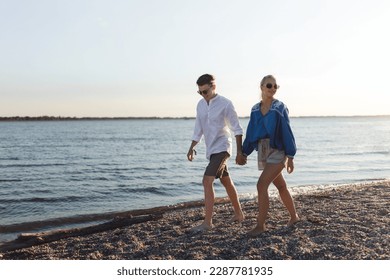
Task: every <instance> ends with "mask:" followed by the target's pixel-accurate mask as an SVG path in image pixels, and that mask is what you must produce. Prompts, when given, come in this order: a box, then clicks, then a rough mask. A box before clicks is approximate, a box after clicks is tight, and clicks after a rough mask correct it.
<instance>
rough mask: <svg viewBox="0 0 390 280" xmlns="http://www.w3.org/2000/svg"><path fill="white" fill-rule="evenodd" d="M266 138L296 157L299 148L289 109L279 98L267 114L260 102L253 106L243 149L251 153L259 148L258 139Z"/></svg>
mask: <svg viewBox="0 0 390 280" xmlns="http://www.w3.org/2000/svg"><path fill="white" fill-rule="evenodd" d="M264 138H269V139H270V146H271V148H273V149H277V150H283V151H284V152H285V153H286V155H287V156H288V157H290V158H294V156H295V153H296V151H297V148H296V145H295V138H294V135H293V132H292V130H291V127H290V119H289V117H288V109H287V107H286V105H284V104H283V102H281V101H279V100H277V99H275V100H274V101H273V102H272V104H271V108H270V109H269V111H268V113H267V114H265V115H263V114H262V113H261V111H260V103H257V104H256V105H254V106H253V107H252V111H251V116H250V120H249V124H248V127H247V130H246V136H245V140H244V143H243V146H242V151H243V152H244V153H245V154H247V155H250V154H251V153H252V152H253V150H257V149H258V141H259V140H260V139H264Z"/></svg>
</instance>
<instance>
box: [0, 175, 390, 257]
mask: <svg viewBox="0 0 390 280" xmlns="http://www.w3.org/2000/svg"><path fill="white" fill-rule="evenodd" d="M292 194H293V197H294V200H295V202H296V206H297V211H298V214H299V215H300V217H301V219H302V220H301V221H300V222H299V223H297V224H295V225H294V226H292V227H286V224H287V222H288V218H289V217H288V214H287V211H286V210H285V208H284V206H283V204H282V203H281V202H280V200H279V198H278V197H275V198H272V199H271V202H270V211H269V217H268V220H267V227H268V228H267V231H266V232H265V233H263V234H261V235H260V236H259V237H256V238H250V237H248V236H247V235H246V233H247V232H248V231H249V230H250V229H252V228H253V227H254V226H255V222H256V215H257V203H256V201H254V200H250V201H245V202H242V207H243V211H244V212H245V215H246V219H245V220H244V221H243V222H242V223H233V224H231V223H229V222H228V221H229V220H230V218H231V214H232V208H231V206H230V204H229V203H222V204H218V205H216V207H215V215H214V228H213V229H212V230H210V231H208V232H204V233H191V232H189V229H190V228H191V227H192V226H194V225H196V224H199V223H200V222H201V221H202V218H203V207H190V208H184V209H175V210H170V211H166V212H164V213H163V215H162V218H160V219H158V220H153V221H147V222H143V223H139V224H135V225H131V226H125V227H121V228H117V229H112V230H106V231H104V232H100V233H94V234H89V235H85V236H75V237H70V238H65V239H60V240H58V241H54V242H50V243H45V244H41V245H37V246H33V247H29V248H24V249H18V250H13V251H5V252H4V251H3V252H1V253H0V259H10V260H16V259H21V260H65V259H73V260H90V259H92V260H96V259H106V260H142V259H145V260H160V259H163V260H172V259H177V260H200V259H206V260H219V259H227V260H236V259H237V260H252V259H266V260H279V259H282V260H284V259H294V260H300V259H305V260H328V259H331V260H341V259H347V260H358V259H369V260H389V259H390V181H389V180H384V181H377V182H371V183H361V184H349V185H343V186H336V187H329V188H324V189H320V190H315V191H314V190H312V191H310V192H295V191H293V192H292Z"/></svg>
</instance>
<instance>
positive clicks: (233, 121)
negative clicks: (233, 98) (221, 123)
mask: <svg viewBox="0 0 390 280" xmlns="http://www.w3.org/2000/svg"><path fill="white" fill-rule="evenodd" d="M226 109H227V110H226V118H227V122H228V125H229V128H230V130H231V131H233V134H234V136H237V135H243V134H244V131H243V129H242V127H241V125H240V122H239V120H238V116H237V112H236V109H235V108H234V105H233V103H232V102H229V103H228V105H227V107H226Z"/></svg>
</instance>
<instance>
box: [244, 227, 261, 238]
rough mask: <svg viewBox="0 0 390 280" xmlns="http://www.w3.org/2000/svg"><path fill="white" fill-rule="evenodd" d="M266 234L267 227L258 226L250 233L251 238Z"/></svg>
mask: <svg viewBox="0 0 390 280" xmlns="http://www.w3.org/2000/svg"><path fill="white" fill-rule="evenodd" d="M263 232H265V225H257V226H256V227H255V228H254V229H252V230H250V231H248V233H247V235H248V236H249V237H256V236H259V235H260V234H262V233H263Z"/></svg>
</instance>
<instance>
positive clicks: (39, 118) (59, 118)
mask: <svg viewBox="0 0 390 280" xmlns="http://www.w3.org/2000/svg"><path fill="white" fill-rule="evenodd" d="M249 117H250V116H239V118H242V119H246V118H249ZM358 117H390V115H321V116H315V115H313V116H309V115H308V116H305V115H304V116H290V118H358ZM195 118H196V117H189V116H181V117H169V116H168V117H158V116H128V117H76V116H73V117H70V116H68V117H65V116H47V115H42V116H12V117H2V116H0V121H13V120H14V121H18V120H19V121H28V120H47V121H50V120H132V119H133V120H137V119H139V120H142V119H195Z"/></svg>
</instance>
